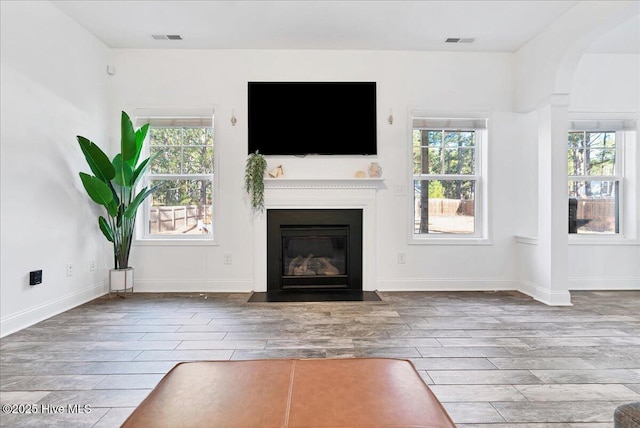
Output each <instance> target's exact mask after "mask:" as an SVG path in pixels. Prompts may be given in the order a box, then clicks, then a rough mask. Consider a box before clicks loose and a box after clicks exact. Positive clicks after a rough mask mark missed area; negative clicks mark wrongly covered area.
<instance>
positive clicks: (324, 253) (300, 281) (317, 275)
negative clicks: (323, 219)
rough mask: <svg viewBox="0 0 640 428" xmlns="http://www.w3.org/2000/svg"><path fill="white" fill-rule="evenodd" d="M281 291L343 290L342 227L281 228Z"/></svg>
mask: <svg viewBox="0 0 640 428" xmlns="http://www.w3.org/2000/svg"><path fill="white" fill-rule="evenodd" d="M281 237H282V247H281V248H282V258H281V260H282V266H281V268H282V288H283V289H287V288H315V287H318V286H319V285H322V287H323V288H347V287H348V281H347V279H348V273H349V272H348V263H347V261H348V257H349V254H348V248H349V245H348V229H347V228H346V227H322V226H320V227H318V226H314V227H284V228H283V229H282V231H281Z"/></svg>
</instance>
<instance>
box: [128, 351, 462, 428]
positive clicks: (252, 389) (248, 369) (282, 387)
mask: <svg viewBox="0 0 640 428" xmlns="http://www.w3.org/2000/svg"><path fill="white" fill-rule="evenodd" d="M123 426H124V427H242V428H250V427H260V428H263V427H289V428H294V427H333V428H337V427H429V428H445V427H447V428H448V427H455V425H454V423H453V422H452V421H451V418H450V417H449V415H448V414H447V412H446V411H445V409H444V408H443V407H442V405H441V404H440V402H439V401H438V399H437V398H436V397H435V396H434V395H433V393H432V392H431V390H430V389H429V387H428V386H427V385H426V384H425V383H424V381H423V380H422V378H421V377H420V375H419V374H418V372H417V371H416V370H415V368H414V367H413V364H411V362H410V361H407V360H398V359H390V358H351V359H323V360H295V359H292V360H254V361H202V362H191V363H180V364H178V365H176V366H175V367H174V368H173V369H172V370H171V371H170V372H169V373H167V375H166V376H165V377H164V378H163V379H162V380H161V381H160V383H159V384H158V385H157V386H156V388H155V389H154V390H153V391H151V393H150V394H149V396H148V397H147V398H146V399H145V400H144V401H143V402H142V403H141V404H140V406H138V408H137V409H136V410H135V411H134V412H133V413H132V414H131V416H129V418H128V419H127V420H126V421H125V423H124V425H123Z"/></svg>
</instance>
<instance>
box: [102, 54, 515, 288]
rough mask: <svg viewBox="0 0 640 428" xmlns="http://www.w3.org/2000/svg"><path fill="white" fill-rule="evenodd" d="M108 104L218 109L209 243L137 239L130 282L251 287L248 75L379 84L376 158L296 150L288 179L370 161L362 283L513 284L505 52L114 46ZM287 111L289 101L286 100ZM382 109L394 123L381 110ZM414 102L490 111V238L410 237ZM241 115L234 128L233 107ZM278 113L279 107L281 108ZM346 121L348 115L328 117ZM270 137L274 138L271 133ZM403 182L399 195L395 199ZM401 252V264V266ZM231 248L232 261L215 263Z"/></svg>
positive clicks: (342, 173)
mask: <svg viewBox="0 0 640 428" xmlns="http://www.w3.org/2000/svg"><path fill="white" fill-rule="evenodd" d="M114 63H115V65H116V69H117V73H116V75H115V76H114V80H113V82H114V85H115V86H114V94H115V95H114V96H115V100H114V101H115V102H114V105H115V106H117V108H124V109H127V110H131V111H133V110H134V109H135V108H154V107H155V108H176V109H179V108H200V107H207V106H212V105H213V106H215V108H216V118H215V126H216V145H217V149H216V150H217V151H216V153H217V154H218V156H219V168H218V171H217V178H218V180H219V183H218V184H219V188H218V189H219V191H218V196H219V199H218V201H217V202H218V211H217V214H218V218H217V219H216V220H217V222H218V224H217V226H218V227H217V234H216V235H217V237H216V243H217V245H210V246H206V245H205V246H203V245H180V246H175V245H173V246H172V245H162V244H152V245H146V244H143V245H137V246H136V247H135V248H134V251H133V256H132V257H133V258H132V264H133V265H135V266H136V278H137V279H136V284H137V285H136V286H137V287H138V289H139V290H165V291H169V290H170V291H180V290H200V291H205V290H238V291H247V290H252V289H260V288H261V287H260V285H257V284H253V281H252V279H253V277H254V273H253V258H252V249H251V248H249V246H250V244H248V243H251V242H253V233H255V231H254V219H253V218H252V216H251V213H250V210H249V206H248V204H247V201H246V198H245V196H244V194H243V190H242V188H243V181H242V180H243V172H244V162H245V159H246V151H247V125H246V111H247V93H246V88H247V82H248V81H255V80H279V81H287V80H312V81H313V80H356V81H357V80H361V81H376V82H377V84H378V86H377V87H378V129H379V133H378V136H379V137H378V144H379V151H378V152H379V154H378V156H377V157H322V158H321V157H312V156H310V157H307V158H304V159H299V158H295V157H287V158H277V159H269V162H270V164H271V165H276V164H279V163H282V164H284V169H285V174H286V176H287V177H289V178H301V177H333V178H339V177H352V176H353V174H354V172H355V171H356V170H359V169H365V168H366V166H367V165H368V163H369V162H371V161H373V160H375V161H378V162H379V163H380V165H381V166H382V167H383V170H384V174H383V176H384V178H385V187H386V188H385V189H382V190H380V191H379V193H378V196H377V228H376V230H377V236H376V248H377V256H376V257H377V258H376V266H377V272H376V275H375V276H376V278H377V283H376V284H373V285H372V284H365V288H367V289H384V290H398V289H448V288H452V289H478V288H479V289H495V288H508V289H513V288H514V284H515V283H514V279H515V263H514V259H513V254H514V251H513V245H514V243H513V237H512V236H513V231H514V228H515V222H516V216H515V213H516V206H515V205H514V204H513V202H512V201H513V200H512V195H513V194H514V193H515V191H516V188H515V186H514V181H513V179H512V177H513V176H514V175H515V174H516V173H517V170H516V169H515V167H514V164H513V163H512V159H513V157H514V154H515V152H514V150H515V141H517V139H518V135H519V132H518V118H517V115H515V114H513V113H510V111H512V108H513V106H512V98H513V97H512V90H511V88H512V74H511V70H512V55H510V54H488V53H482V54H472V53H471V54H470V53H461V54H454V53H418V52H370V51H250V50H244V51H204V50H191V51H171V50H118V51H116V52H115V60H114ZM292 108H293V106H292ZM390 109H391V110H392V111H393V115H394V119H395V120H394V123H393V125H389V124H388V123H387V121H386V118H387V116H388V114H389V111H390ZM411 109H421V110H429V111H433V112H447V111H448V112H451V111H464V110H470V111H486V112H488V114H489V115H490V129H489V134H490V137H489V139H490V141H489V156H490V160H489V162H488V165H489V170H488V172H487V176H488V177H489V180H490V181H489V183H490V185H489V186H490V194H489V198H490V202H491V205H490V213H491V216H490V231H491V236H490V238H491V242H492V243H491V245H484V246H478V245H455V246H435V245H426V246H424V245H408V235H409V233H408V222H409V218H410V217H409V216H410V214H409V207H410V198H411V195H410V189H411V183H410V176H409V171H410V170H409V167H410V162H409V160H410V158H409V144H410V135H411V133H410V129H411V128H410V120H409V111H410V110H411ZM232 110H233V111H234V112H235V115H236V116H237V118H238V123H237V125H236V126H235V127H232V126H231V123H230V117H231V111H232ZM282 114H283V121H286V114H287V112H286V111H283V112H282ZM336 120H341V121H348V118H336ZM276 138H277V136H276ZM397 185H400V186H403V188H404V190H405V191H406V193H407V195H406V196H395V195H394V191H393V189H394V187H395V186H397ZM399 251H402V252H405V253H406V256H407V257H406V258H407V263H406V264H402V265H400V264H398V263H397V254H398V252H399ZM224 253H231V254H232V256H233V264H232V265H230V266H229V265H224V264H223V263H222V260H223V254H224Z"/></svg>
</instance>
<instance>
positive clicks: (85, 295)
mask: <svg viewBox="0 0 640 428" xmlns="http://www.w3.org/2000/svg"><path fill="white" fill-rule="evenodd" d="M106 293H107V285H106V284H105V283H104V282H101V283H98V284H94V285H92V286H91V287H89V288H87V289H84V290H82V291H79V292H77V293H74V294H70V295H68V296H64V297H61V298H58V299H56V300H53V301H51V302H47V303H44V304H42V305H39V306H36V307H34V308H29V309H25V310H23V311H21V312H18V313H15V314H12V315H9V316H6V317H3V318H1V319H0V337H5V336H8V335H10V334H12V333H15V332H17V331H20V330H22V329H25V328H27V327H30V326H32V325H34V324H36V323H39V322H40V321H43V320H46V319H48V318H51V317H53V316H55V315H58V314H61V313H63V312H65V311H68V310H69V309H73V308H75V307H76V306H80V305H82V304H84V303H87V302H89V301H91V300H93V299H97V298H98V297H100V296H104V295H105V294H106Z"/></svg>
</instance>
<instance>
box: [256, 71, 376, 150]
mask: <svg viewBox="0 0 640 428" xmlns="http://www.w3.org/2000/svg"><path fill="white" fill-rule="evenodd" d="M248 93H249V99H248V104H249V111H248V126H249V150H248V153H254V152H255V151H256V150H258V151H259V152H260V153H262V154H263V155H298V156H303V155H309V154H317V155H375V154H377V143H376V140H377V126H376V83H375V82H249V84H248Z"/></svg>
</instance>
